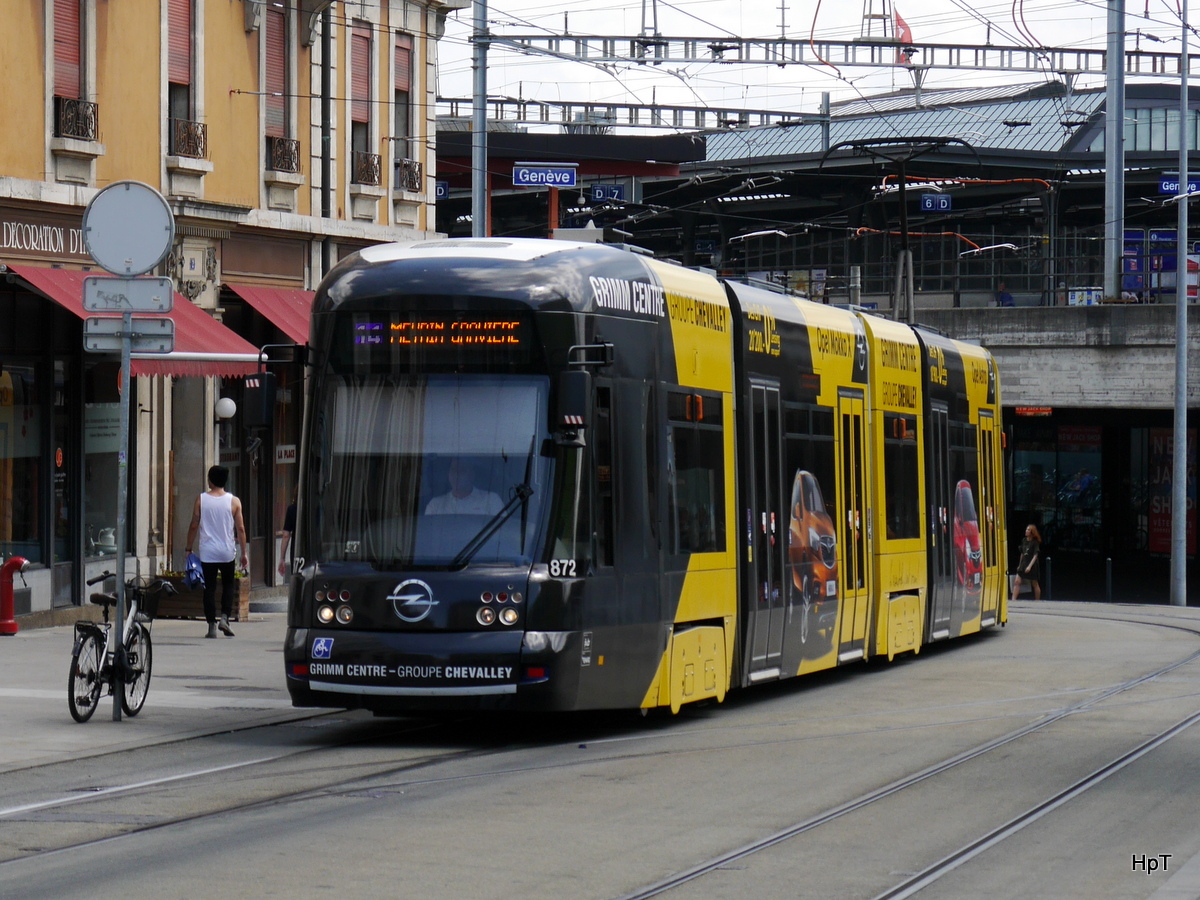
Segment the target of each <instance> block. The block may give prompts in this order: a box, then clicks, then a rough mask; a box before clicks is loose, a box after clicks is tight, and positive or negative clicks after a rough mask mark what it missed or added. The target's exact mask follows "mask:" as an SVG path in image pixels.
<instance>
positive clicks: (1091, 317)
mask: <svg viewBox="0 0 1200 900" xmlns="http://www.w3.org/2000/svg"><path fill="white" fill-rule="evenodd" d="M916 318H917V321H918V323H920V324H925V325H929V326H931V327H933V328H935V329H937V330H938V331H941V332H943V333H945V334H947V335H949V336H950V337H954V338H958V339H960V340H966V341H973V342H975V343H978V344H982V345H983V346H985V347H987V348H988V349H989V350H990V351H991V352H992V354H993V355H994V356H995V357H996V362H997V365H998V366H999V369H1000V383H1001V391H1002V394H1001V397H1002V401H1003V403H1004V405H1005V406H1069V407H1085V408H1087V407H1094V408H1097V409H1099V408H1104V407H1107V408H1118V409H1121V408H1124V409H1138V408H1141V409H1171V408H1172V407H1173V405H1174V402H1175V400H1174V390H1175V307H1174V306H1156V305H1132V306H1088V307H1066V308H1062V307H1058V308H1055V307H1032V308H1030V307H1024V308H1022V307H1018V308H1016V309H995V308H987V309H918V310H917V314H916ZM1198 403H1200V315H1198V314H1197V312H1196V311H1191V316H1190V318H1189V322H1188V405H1189V406H1194V405H1197V404H1198Z"/></svg>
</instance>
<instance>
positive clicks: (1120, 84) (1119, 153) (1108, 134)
mask: <svg viewBox="0 0 1200 900" xmlns="http://www.w3.org/2000/svg"><path fill="white" fill-rule="evenodd" d="M1106 63H1107V65H1106V66H1105V88H1104V297H1105V298H1106V299H1108V300H1113V299H1116V298H1118V297H1120V296H1121V289H1120V283H1119V276H1118V273H1117V269H1118V267H1119V266H1120V264H1121V250H1122V241H1123V239H1124V236H1125V140H1124V137H1125V0H1108V56H1107V59H1106Z"/></svg>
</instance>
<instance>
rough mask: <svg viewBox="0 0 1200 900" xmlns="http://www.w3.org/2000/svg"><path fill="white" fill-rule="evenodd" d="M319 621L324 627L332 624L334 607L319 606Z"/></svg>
mask: <svg viewBox="0 0 1200 900" xmlns="http://www.w3.org/2000/svg"><path fill="white" fill-rule="evenodd" d="M317 620H318V621H319V622H321V624H323V625H328V624H329V623H330V622H332V621H333V607H332V606H318V607H317Z"/></svg>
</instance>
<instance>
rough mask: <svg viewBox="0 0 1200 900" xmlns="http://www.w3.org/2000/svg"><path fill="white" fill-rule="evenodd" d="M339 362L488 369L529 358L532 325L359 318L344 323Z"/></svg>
mask: <svg viewBox="0 0 1200 900" xmlns="http://www.w3.org/2000/svg"><path fill="white" fill-rule="evenodd" d="M344 327H345V328H346V329H347V331H348V333H346V334H344V336H343V339H342V341H341V343H342V347H341V350H342V351H343V353H339V356H342V357H343V358H346V357H345V356H344V355H343V354H344V352H345V351H346V350H349V351H350V352H349V357H350V358H351V359H353V361H354V363H355V364H362V363H364V362H365V363H368V364H374V363H383V362H388V363H404V362H407V361H409V360H413V361H416V360H419V361H420V362H421V363H423V364H432V365H438V364H452V365H490V364H495V363H526V362H529V361H530V360H531V359H532V358H533V342H534V334H533V324H532V322H531V321H530V319H529V318H528V317H527V316H524V315H521V314H514V313H496V314H487V315H479V314H469V313H459V312H448V313H436V312H435V313H429V312H413V313H391V312H380V313H378V314H371V313H363V314H360V315H356V316H354V317H353V319H352V320H347V321H346V322H345V323H344Z"/></svg>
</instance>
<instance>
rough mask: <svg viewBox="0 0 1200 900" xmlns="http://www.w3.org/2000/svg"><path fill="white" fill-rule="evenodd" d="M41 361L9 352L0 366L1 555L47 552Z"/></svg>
mask: <svg viewBox="0 0 1200 900" xmlns="http://www.w3.org/2000/svg"><path fill="white" fill-rule="evenodd" d="M37 371H38V369H37V364H36V361H35V360H33V359H22V358H19V357H17V358H13V357H7V358H5V359H4V362H3V368H2V369H0V555H3V556H5V557H8V556H14V555H15V556H23V557H25V558H26V559H28V560H29V561H30V562H34V563H41V562H45V560H44V558H43V554H42V535H41V531H42V512H43V510H42V506H43V504H42V503H41V502H40V495H41V486H42V464H43V454H42V401H41V392H40V383H39V379H38V376H37Z"/></svg>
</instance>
